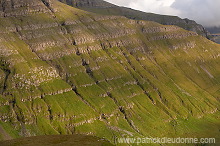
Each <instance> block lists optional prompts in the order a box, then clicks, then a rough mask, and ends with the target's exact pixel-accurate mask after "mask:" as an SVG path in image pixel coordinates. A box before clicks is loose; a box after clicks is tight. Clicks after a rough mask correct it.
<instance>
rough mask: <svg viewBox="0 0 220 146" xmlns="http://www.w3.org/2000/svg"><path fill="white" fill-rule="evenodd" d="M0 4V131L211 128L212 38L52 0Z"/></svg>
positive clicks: (144, 132)
mask: <svg viewBox="0 0 220 146" xmlns="http://www.w3.org/2000/svg"><path fill="white" fill-rule="evenodd" d="M0 3H1V6H2V7H1V14H2V15H1V17H0V59H1V60H0V63H1V64H0V91H1V92H0V93H1V94H0V105H1V106H0V125H1V126H0V128H1V131H0V133H1V135H4V133H8V135H9V136H11V138H16V137H21V136H33V135H44V134H47V135H48V134H73V133H75V134H88V135H94V136H98V137H105V138H106V139H108V140H109V141H111V142H112V143H114V142H115V140H116V139H117V137H126V136H156V137H160V136H164V135H166V136H176V135H184V134H185V133H190V134H191V135H194V133H196V132H197V131H196V130H195V129H194V128H192V127H194V126H196V127H199V128H200V132H201V131H202V132H204V135H206V136H210V135H211V134H212V135H211V136H213V135H214V136H215V134H216V135H218V134H217V133H218V132H219V131H218V128H219V127H218V125H219V120H218V119H219V98H218V97H219V74H220V70H219V61H220V59H219V56H220V51H219V49H220V47H219V45H217V44H214V43H212V42H211V41H209V40H207V39H205V38H204V37H201V36H199V35H198V34H197V33H195V32H190V31H186V30H184V29H182V28H180V27H177V26H168V25H167V26H165V25H160V24H158V23H155V22H148V21H140V20H130V19H127V18H125V17H122V16H103V15H97V14H94V13H89V12H86V11H82V10H79V9H76V8H73V7H69V6H67V5H65V4H62V3H60V2H58V1H56V0H51V1H44V0H23V1H18V0H17V1H16V0H13V1H12V0H11V1H6V0H1V1H0ZM210 119H211V122H210ZM204 124H206V125H207V126H203V125H204ZM146 125H147V126H146ZM186 127H187V128H186ZM207 127H208V128H207ZM167 131H168V132H167ZM210 131H212V132H210ZM210 133H211V134H210ZM204 135H203V136H204ZM195 136H200V135H195ZM7 137H8V136H7ZM1 138H2V139H5V137H4V136H2V137H1Z"/></svg>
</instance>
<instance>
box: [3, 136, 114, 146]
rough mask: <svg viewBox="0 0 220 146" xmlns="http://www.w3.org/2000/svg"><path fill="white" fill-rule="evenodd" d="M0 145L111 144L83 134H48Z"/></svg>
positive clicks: (97, 145)
mask: <svg viewBox="0 0 220 146" xmlns="http://www.w3.org/2000/svg"><path fill="white" fill-rule="evenodd" d="M0 144H1V146H37V145H42V146H46V145H47V146H48V145H56V146H62V145H66V146H73V145H84V146H94V145H96V146H111V145H112V144H110V143H109V142H107V141H105V140H103V139H99V138H97V137H93V136H85V135H68V136H67V135H59V136H58V135H50V136H49V135H48V136H35V137H29V138H19V139H15V140H9V141H2V142H0Z"/></svg>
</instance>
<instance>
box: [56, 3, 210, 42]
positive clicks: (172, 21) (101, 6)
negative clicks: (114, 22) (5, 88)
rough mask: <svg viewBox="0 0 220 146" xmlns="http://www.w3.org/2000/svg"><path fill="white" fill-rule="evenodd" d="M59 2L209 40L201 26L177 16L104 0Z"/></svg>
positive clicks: (206, 32)
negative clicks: (145, 22) (154, 12)
mask: <svg viewBox="0 0 220 146" xmlns="http://www.w3.org/2000/svg"><path fill="white" fill-rule="evenodd" d="M59 1H61V2H63V3H66V4H68V5H70V6H73V7H76V8H79V9H83V10H86V11H90V12H94V13H98V14H104V15H116V16H125V17H127V18H129V19H135V20H147V21H154V22H158V23H160V24H164V25H177V26H179V27H182V28H183V29H186V30H190V31H194V32H197V33H198V34H199V35H202V36H204V37H206V38H209V34H208V31H207V30H206V29H205V28H204V27H203V26H202V25H200V24H197V23H196V22H195V21H193V20H189V19H181V18H179V17H177V16H168V15H158V14H153V13H146V12H141V11H138V10H134V9H130V8H126V7H119V6H116V5H113V4H110V3H108V2H106V1H104V0H59Z"/></svg>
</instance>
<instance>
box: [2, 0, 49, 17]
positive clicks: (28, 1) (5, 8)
mask: <svg viewBox="0 0 220 146" xmlns="http://www.w3.org/2000/svg"><path fill="white" fill-rule="evenodd" d="M50 3H51V1H50V0H1V1H0V16H1V17H14V16H26V15H29V14H32V13H40V12H43V13H45V12H48V9H46V8H45V7H44V6H43V5H47V6H49V5H50Z"/></svg>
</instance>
